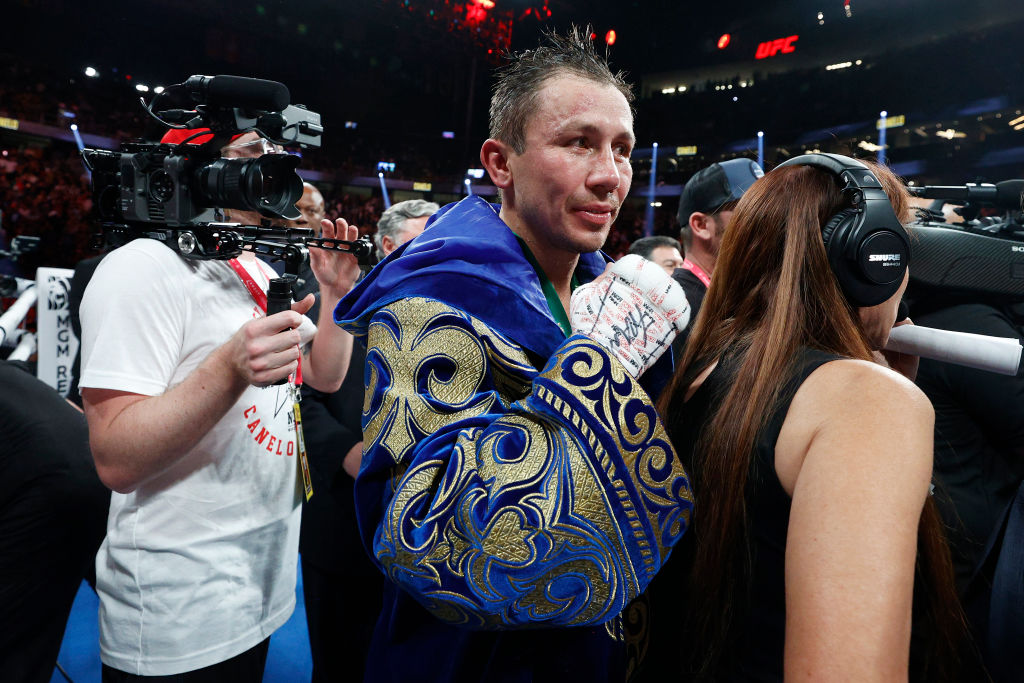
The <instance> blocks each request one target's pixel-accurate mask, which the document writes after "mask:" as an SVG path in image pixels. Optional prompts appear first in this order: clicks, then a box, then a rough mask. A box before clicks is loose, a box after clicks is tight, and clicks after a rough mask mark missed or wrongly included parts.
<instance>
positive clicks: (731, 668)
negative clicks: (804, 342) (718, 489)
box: [635, 348, 841, 682]
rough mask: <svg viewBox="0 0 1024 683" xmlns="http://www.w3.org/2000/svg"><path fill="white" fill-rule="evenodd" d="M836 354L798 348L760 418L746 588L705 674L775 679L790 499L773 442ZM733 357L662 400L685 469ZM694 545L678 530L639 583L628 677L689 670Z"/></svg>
mask: <svg viewBox="0 0 1024 683" xmlns="http://www.w3.org/2000/svg"><path fill="white" fill-rule="evenodd" d="M839 358H841V356H836V355H833V354H828V353H824V352H822V351H818V350H815V349H806V348H805V349H801V350H800V351H799V352H798V354H797V357H796V360H795V363H794V365H793V371H792V372H791V374H790V378H789V380H788V381H787V382H786V384H785V385H784V387H783V389H782V391H781V393H780V395H779V399H778V401H777V402H776V404H775V407H774V409H773V410H772V413H771V415H770V417H769V419H768V422H767V423H766V425H765V427H764V428H763V429H762V430H761V432H760V433H759V434H758V436H757V440H756V442H755V447H754V457H753V458H752V460H751V469H750V474H749V478H748V483H747V488H746V499H747V501H746V502H747V514H748V525H749V526H748V528H749V534H750V536H749V537H750V544H751V560H752V565H751V569H752V571H751V572H750V576H749V577H748V579H749V584H748V585H749V593H748V594H747V596H746V600H742V595H741V602H740V603H739V604H736V605H734V606H733V623H732V625H731V630H730V639H729V643H728V645H727V646H726V648H725V650H724V651H723V653H722V657H721V659H720V660H719V661H720V664H719V669H718V670H717V671H716V672H715V673H714V679H713V680H716V681H773V682H774V681H782V679H783V647H784V645H785V636H786V598H785V557H786V534H787V530H788V527H789V509H790V504H791V500H790V497H789V495H788V494H787V493H786V491H785V490H784V489H783V488H782V484H781V483H780V482H779V478H778V475H776V473H775V442H776V441H777V440H778V438H779V432H780V431H781V430H782V423H783V422H784V421H785V419H786V413H787V412H788V411H789V406H790V403H791V402H792V400H793V396H794V395H795V394H796V392H797V389H799V388H800V385H801V384H803V382H804V380H806V379H807V377H808V376H809V375H810V374H811V373H812V372H814V371H815V370H817V369H818V368H819V367H821V366H822V365H824V364H825V363H828V362H829V361H833V360H837V359H839ZM739 360H740V359H739V358H736V357H732V356H729V355H726V356H725V357H724V358H723V360H722V362H720V363H719V364H718V366H717V367H716V368H715V369H714V370H713V371H712V372H711V374H710V375H708V377H707V378H706V379H705V380H704V383H703V384H702V385H701V386H700V388H698V389H697V391H696V392H694V394H693V396H692V397H690V400H689V401H686V402H685V403H682V399H683V393H682V392H680V394H679V396H678V397H677V398H676V399H674V400H673V401H672V405H670V406H669V412H668V416H667V417H668V420H669V421H670V423H669V425H668V429H669V433H670V435H671V437H672V441H673V443H674V444H675V446H676V449H677V451H678V453H679V456H680V458H682V460H683V463H684V465H685V466H686V469H687V471H688V472H691V473H693V472H694V467H693V464H694V446H695V444H697V443H698V442H699V441H700V438H701V437H702V436H703V430H704V428H705V426H706V425H707V424H709V422H710V416H711V414H712V413H713V410H714V409H715V408H717V407H718V405H719V404H720V402H721V401H722V399H723V398H724V397H725V395H726V393H727V392H728V390H729V388H730V386H731V385H732V382H733V377H734V375H735V372H736V370H737V368H738V363H739ZM694 484H695V485H694V495H695V499H696V516H695V518H694V524H696V525H699V524H700V505H701V490H700V485H699V482H697V481H695V482H694ZM695 529H699V533H713V531H709V530H707V529H700V528H699V527H695ZM694 549H695V548H694V534H693V533H692V530H691V533H688V534H686V535H685V536H683V539H682V542H681V543H680V544H679V546H677V547H676V549H675V550H674V552H673V554H672V556H671V557H670V558H669V560H668V562H667V563H666V565H665V566H664V567H663V568H662V570H661V571H660V572H659V573H658V575H657V576H656V577H655V579H654V581H653V582H652V583H651V585H650V587H649V588H648V590H647V593H646V600H647V605H646V608H647V609H648V610H649V613H650V621H649V624H650V627H649V629H650V630H649V634H650V640H649V645H648V648H647V653H646V657H645V658H644V663H643V665H642V669H641V670H640V672H639V675H638V676H637V677H636V678H635V680H654V679H655V677H657V678H658V679H659V680H660V679H662V678H663V677H664V675H665V674H666V673H669V674H672V676H673V677H676V676H678V677H679V679H681V680H689V678H690V674H689V673H688V671H687V669H686V666H687V662H686V657H687V656H690V655H692V654H693V653H692V652H691V651H690V650H689V648H688V647H687V642H688V635H687V633H686V626H685V619H684V616H685V614H686V609H687V606H686V594H687V591H688V590H692V591H699V590H700V586H693V587H688V586H687V582H688V581H689V571H690V565H691V562H692V560H693V553H694ZM740 556H741V557H743V556H745V553H740ZM740 593H741V594H742V587H741V589H740ZM684 653H685V655H684ZM700 654H702V653H697V655H698V656H699V655H700Z"/></svg>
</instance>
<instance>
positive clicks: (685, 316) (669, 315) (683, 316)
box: [569, 254, 690, 377]
mask: <svg viewBox="0 0 1024 683" xmlns="http://www.w3.org/2000/svg"><path fill="white" fill-rule="evenodd" d="M569 318H570V323H571V325H572V330H573V333H574V334H584V335H586V336H588V337H590V338H591V339H593V340H594V341H596V342H597V343H598V344H601V345H602V346H604V347H605V348H606V349H608V351H610V352H611V353H612V354H614V355H615V356H616V357H617V358H618V359H619V360H620V361H622V364H623V365H624V366H625V367H626V369H627V370H628V371H629V372H630V374H632V375H633V377H639V376H640V375H641V374H643V372H644V371H646V370H647V369H648V368H649V367H651V366H652V365H654V363H655V361H657V360H658V358H660V357H661V354H663V353H664V352H665V351H666V350H667V349H669V348H670V347H671V345H672V340H673V339H675V338H676V335H677V334H679V332H680V331H682V330H683V329H684V328H685V327H686V324H687V323H688V322H689V321H690V304H689V303H688V302H687V301H686V295H685V294H683V290H682V288H681V287H680V286H679V283H677V282H676V281H675V280H673V279H672V276H671V275H669V274H668V273H666V272H665V271H664V269H662V268H661V267H660V266H658V264H656V263H654V262H652V261H648V260H647V259H645V258H643V257H642V256H638V255H636V254H629V255H627V256H624V257H622V258H621V259H619V260H618V261H616V262H615V263H613V264H611V265H609V267H608V268H607V269H606V270H605V272H604V273H603V274H602V275H601V276H600V277H598V278H597V279H596V280H594V281H593V282H590V283H587V284H585V285H582V286H580V287H577V288H576V291H575V292H573V294H572V299H571V301H570V304H569Z"/></svg>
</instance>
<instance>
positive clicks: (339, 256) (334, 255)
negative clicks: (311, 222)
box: [309, 218, 359, 310]
mask: <svg viewBox="0 0 1024 683" xmlns="http://www.w3.org/2000/svg"><path fill="white" fill-rule="evenodd" d="M320 225H321V227H322V229H323V232H322V234H321V237H323V238H325V239H339V240H346V241H355V240H357V239H359V228H357V227H356V226H354V225H349V224H348V221H346V220H345V219H344V218H339V219H337V220H336V221H334V222H331V221H329V220H327V219H324V220H322V221H320ZM309 266H310V268H312V269H313V274H314V275H315V276H316V280H317V282H318V283H320V291H321V293H322V294H323V297H324V299H325V300H329V299H332V298H335V297H336V298H338V299H340V298H341V297H343V296H344V295H345V294H348V292H349V291H350V290H351V289H352V287H354V286H355V284H356V281H357V280H358V279H359V262H358V261H357V260H356V257H355V256H353V255H352V254H346V253H345V252H341V251H331V250H328V249H317V248H315V247H314V248H312V249H310V250H309ZM332 310H333V307H332Z"/></svg>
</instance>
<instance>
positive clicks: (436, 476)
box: [363, 298, 692, 640]
mask: <svg viewBox="0 0 1024 683" xmlns="http://www.w3.org/2000/svg"><path fill="white" fill-rule="evenodd" d="M367 362H368V363H369V364H370V372H369V373H368V385H367V392H366V393H367V399H366V403H365V405H364V416H363V418H364V441H365V443H366V444H367V445H366V448H367V457H370V458H374V459H381V458H385V459H386V460H385V461H386V462H390V463H393V466H394V469H393V472H394V474H393V479H392V487H393V492H394V494H393V496H392V497H391V499H390V501H388V504H387V510H386V512H385V515H384V518H383V519H382V520H381V525H380V528H379V530H378V534H377V537H376V540H375V553H376V555H377V558H378V560H379V561H380V562H381V564H382V566H383V567H384V568H385V570H386V571H387V572H388V574H389V576H390V577H391V579H392V580H394V581H395V582H397V583H399V584H400V585H402V586H404V587H405V588H406V589H407V590H409V592H410V593H411V594H413V595H414V596H416V597H417V599H419V600H420V602H421V603H423V604H424V605H425V606H426V607H427V608H428V609H430V610H431V611H432V612H433V613H434V615H435V616H437V617H438V618H439V619H442V620H444V621H448V622H451V623H457V624H464V625H467V626H472V627H476V628H495V627H508V626H510V625H518V626H527V625H531V624H537V625H549V626H550V625H555V624H564V625H570V624H592V623H600V622H608V620H609V619H611V618H613V617H615V616H616V615H617V614H618V613H619V612H620V611H621V610H622V609H623V607H624V606H625V605H626V604H627V602H628V601H629V600H630V599H632V598H633V597H635V596H636V595H637V594H638V593H639V592H640V591H641V590H642V589H643V587H644V586H646V584H647V582H648V581H649V580H650V578H651V577H652V576H653V574H654V572H655V571H656V570H657V568H658V567H659V566H660V564H661V561H662V560H663V558H664V556H665V553H666V550H667V546H668V545H669V544H670V543H671V542H673V541H674V538H673V536H674V537H675V538H677V537H678V535H679V534H681V533H682V530H683V528H685V524H686V523H687V522H688V520H689V506H690V504H691V503H692V500H691V498H690V496H689V484H688V482H687V480H686V475H685V473H684V472H683V470H682V467H681V466H680V465H679V463H678V460H677V459H676V458H675V455H674V453H673V452H672V451H671V446H670V445H669V442H668V439H667V436H666V435H665V433H664V429H663V428H662V426H661V424H660V422H659V421H658V419H657V417H656V415H655V413H654V411H653V408H651V406H650V400H649V399H648V398H647V397H646V395H645V394H643V391H642V390H641V389H640V388H639V387H638V386H637V385H636V383H635V382H633V380H632V378H631V377H630V376H629V375H628V374H627V373H626V372H625V371H624V369H623V368H622V367H621V366H620V365H619V364H618V363H617V362H615V361H612V360H610V358H609V357H608V356H607V354H606V353H605V352H604V351H603V350H601V349H599V348H598V347H596V346H595V345H593V344H588V343H579V342H577V343H576V344H575V345H573V344H568V345H566V346H563V351H562V352H561V353H560V354H559V355H557V356H556V357H555V358H554V359H553V360H552V361H551V362H550V363H549V365H548V368H547V370H546V371H545V372H544V373H543V374H538V372H537V370H536V369H535V368H534V367H533V366H532V365H530V363H529V360H528V358H527V356H526V354H525V352H524V351H523V350H522V349H521V348H520V347H518V346H516V345H514V344H513V343H511V342H510V341H509V340H507V339H506V338H504V337H502V336H501V335H499V334H497V333H496V332H495V331H494V330H492V329H490V328H488V327H487V326H486V325H484V324H483V323H481V322H480V321H478V320H475V319H473V318H471V317H469V316H467V315H466V314H464V313H462V312H460V311H458V310H455V309H453V308H451V307H449V306H446V305H444V304H442V303H440V302H437V301H433V300H428V299H422V298H414V299H404V300H400V301H398V302H395V303H393V304H391V305H389V306H387V307H385V308H384V309H382V310H380V311H378V312H377V313H376V314H375V315H374V317H373V320H372V321H371V323H370V326H369V332H368V352H367ZM531 392H532V393H531ZM610 447H613V448H614V449H615V450H614V451H613V452H609V448H610ZM406 467H407V468H408V469H406ZM680 492H681V493H682V495H681V496H680ZM640 507H642V508H643V509H639V508H640ZM681 508H683V509H681ZM609 628H611V629H613V631H614V633H612V631H609V633H611V634H612V635H613V636H614V637H616V638H618V639H620V640H621V639H622V625H621V623H618V625H611V626H609Z"/></svg>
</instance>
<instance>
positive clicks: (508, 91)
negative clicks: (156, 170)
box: [490, 24, 633, 154]
mask: <svg viewBox="0 0 1024 683" xmlns="http://www.w3.org/2000/svg"><path fill="white" fill-rule="evenodd" d="M592 32H593V29H592V28H591V26H590V25H589V24H588V25H587V26H585V27H583V28H580V27H578V26H573V27H571V28H570V29H569V32H568V34H567V35H565V36H560V35H558V34H557V33H555V32H554V31H545V32H544V34H543V38H542V39H541V45H540V46H539V47H537V48H536V49H534V50H526V51H524V52H520V53H519V54H516V55H511V54H510V55H508V59H509V60H510V61H509V63H508V64H507V65H506V66H504V67H502V68H501V69H499V70H498V72H497V80H496V81H495V83H494V89H493V91H492V94H491V110H490V136H491V137H492V138H494V139H495V140H501V141H502V142H505V143H507V144H509V145H511V146H512V148H513V149H514V150H515V151H516V153H517V154H522V153H523V150H524V149H525V148H526V121H527V119H528V118H529V117H530V113H531V112H532V111H533V110H534V109H535V102H536V99H537V94H538V93H539V92H540V90H541V88H542V87H543V85H544V83H545V82H546V81H547V80H548V79H550V78H553V77H555V76H559V75H562V74H568V75H573V76H579V77H580V78H585V79H588V80H591V81H594V82H596V83H600V84H603V85H610V86H612V87H613V88H616V89H617V90H618V91H619V92H620V93H622V95H623V97H625V98H626V102H629V103H632V102H633V86H631V85H630V84H629V83H628V82H627V81H626V76H625V74H624V73H623V72H621V71H619V72H617V73H613V72H612V70H611V68H610V67H609V66H608V60H607V55H606V56H605V57H601V56H599V55H598V54H597V51H596V50H594V41H592V40H591V39H590V35H591V33H592ZM630 112H632V106H630Z"/></svg>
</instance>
